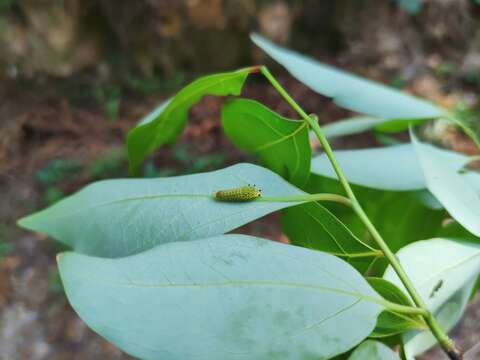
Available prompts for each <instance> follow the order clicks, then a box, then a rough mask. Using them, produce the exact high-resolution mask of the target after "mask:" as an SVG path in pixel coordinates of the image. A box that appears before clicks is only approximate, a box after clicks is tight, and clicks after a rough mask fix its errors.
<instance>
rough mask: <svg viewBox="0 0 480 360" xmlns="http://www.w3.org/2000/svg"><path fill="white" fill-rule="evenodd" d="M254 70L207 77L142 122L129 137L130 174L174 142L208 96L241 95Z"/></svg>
mask: <svg viewBox="0 0 480 360" xmlns="http://www.w3.org/2000/svg"><path fill="white" fill-rule="evenodd" d="M251 71H252V68H246V69H241V70H237V71H233V72H229V73H222V74H214V75H209V76H204V77H202V78H200V79H198V80H196V81H194V82H192V83H190V84H189V85H187V86H186V87H184V88H183V89H182V90H180V91H179V92H178V93H177V94H176V95H175V96H174V97H173V98H172V99H170V100H169V101H167V102H166V103H163V104H162V105H160V107H158V108H157V109H156V110H154V112H153V113H152V114H150V115H147V117H146V118H144V119H143V120H142V121H141V123H140V124H139V125H138V126H137V127H135V128H133V129H132V130H130V132H129V133H128V138H127V148H128V159H129V163H130V171H131V172H132V173H133V174H137V175H138V173H139V169H140V166H141V164H142V162H143V161H144V160H145V158H146V157H147V156H148V155H150V154H151V153H152V152H153V151H155V149H157V148H159V147H160V146H162V145H164V144H169V143H173V142H174V141H175V140H176V139H177V137H178V135H179V134H180V133H181V131H182V130H183V128H184V127H185V123H186V120H187V114H188V110H189V109H190V107H191V106H192V105H194V104H195V103H197V102H198V101H200V99H201V98H202V97H203V96H205V95H217V96H225V95H240V92H241V90H242V87H243V84H244V82H245V80H246V78H247V76H248V74H249V73H250V72H251Z"/></svg>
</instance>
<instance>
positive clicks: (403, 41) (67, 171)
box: [0, 0, 480, 360]
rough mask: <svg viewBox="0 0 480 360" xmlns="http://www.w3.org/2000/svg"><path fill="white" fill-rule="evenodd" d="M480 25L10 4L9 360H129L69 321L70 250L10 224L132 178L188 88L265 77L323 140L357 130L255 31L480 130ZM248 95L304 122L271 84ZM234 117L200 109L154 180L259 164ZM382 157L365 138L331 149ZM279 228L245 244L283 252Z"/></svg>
mask: <svg viewBox="0 0 480 360" xmlns="http://www.w3.org/2000/svg"><path fill="white" fill-rule="evenodd" d="M479 25H480V2H479V1H474V0H423V1H422V0H322V1H315V0H303V1H293V0H291V1H288V0H278V1H267V0H185V1H180V0H158V1H154V0H136V1H127V0H116V1H113V0H110V1H109V0H0V359H1V360H13V359H38V360H40V359H128V356H126V355H124V354H122V353H121V352H120V351H119V350H117V349H116V348H115V347H114V346H113V345H110V344H108V343H107V342H105V341H103V340H102V339H101V338H100V337H99V336H97V335H95V334H94V333H93V332H91V331H90V330H89V329H88V328H87V327H86V325H85V324H84V323H83V322H82V321H81V320H80V319H79V318H78V317H77V316H76V315H75V313H74V312H73V311H72V309H71V308H70V306H69V305H68V303H67V301H66V298H65V296H64V294H63V290H62V285H61V282H60V281H59V276H58V272H57V270H56V265H55V254H56V253H57V252H58V251H61V250H62V248H61V246H60V245H59V244H58V243H55V242H53V241H51V240H50V239H47V238H45V237H42V236H41V235H38V234H32V233H27V232H25V231H22V230H20V229H18V228H17V227H16V226H15V221H16V220H17V219H18V218H19V217H20V216H23V215H25V214H27V213H29V212H32V211H36V210H39V209H41V208H43V207H45V206H48V205H50V204H53V203H54V202H56V201H58V200H60V199H61V198H62V197H64V196H66V195H69V194H71V193H72V192H74V191H76V190H78V189H79V188H80V187H82V186H84V185H85V184H87V183H89V182H91V181H95V180H100V179H107V178H115V177H126V176H128V172H127V162H126V156H125V149H124V143H125V136H126V134H127V132H128V130H129V129H130V128H131V127H132V126H134V124H135V123H136V122H137V121H138V120H139V119H140V118H141V117H142V116H144V115H145V114H147V113H148V112H149V111H151V110H153V109H154V108H155V106H156V105H158V104H159V103H160V102H161V101H162V100H163V99H165V98H167V97H168V96H170V95H172V94H173V93H175V92H176V91H177V90H178V89H179V88H180V87H181V86H182V85H184V84H186V83H188V82H189V81H191V80H193V79H194V78H195V77H197V76H199V75H202V74H207V73H209V72H218V71H222V70H233V69H236V68H239V67H243V66H249V65H252V64H260V63H267V64H268V65H269V66H271V69H272V71H273V72H274V73H275V74H278V77H279V79H280V81H281V82H282V83H283V84H284V85H285V86H286V87H287V89H288V90H289V91H290V92H291V94H292V95H293V97H294V98H296V99H297V100H299V102H300V103H301V104H302V106H303V107H304V108H305V110H306V111H307V112H309V113H310V112H311V113H316V114H318V115H319V119H320V122H321V123H322V124H324V123H328V122H331V121H335V120H338V119H341V118H343V117H346V116H349V115H351V114H350V113H349V112H348V111H345V110H342V109H339V108H337V107H336V106H335V105H333V104H332V103H331V102H330V101H329V100H328V99H326V98H324V97H322V96H320V95H317V94H315V93H313V92H311V91H310V90H308V89H307V88H306V87H304V86H303V85H302V84H300V83H298V82H296V81H294V80H293V79H292V78H290V77H289V76H288V75H287V74H286V73H285V72H284V71H283V70H282V69H280V68H279V67H277V66H275V65H274V64H272V63H271V62H270V61H269V60H268V59H266V58H265V57H264V56H263V55H262V53H261V52H260V51H259V50H258V49H256V48H255V47H254V46H253V44H252V43H251V42H250V40H249V38H248V34H249V33H250V32H251V31H257V32H259V33H261V34H263V35H264V36H266V37H268V38H270V39H272V40H274V41H276V42H278V43H280V44H283V45H286V46H289V47H291V48H294V49H296V50H299V51H301V52H303V53H306V54H309V55H311V56H314V57H316V58H318V59H320V60H322V61H324V62H327V63H330V64H333V65H336V66H339V67H342V68H344V69H347V70H350V71H353V72H355V73H357V74H360V75H363V76H367V77H369V78H372V79H375V80H378V81H381V82H383V83H386V84H389V85H392V86H394V87H397V88H400V89H405V90H407V91H410V92H412V93H415V94H417V95H420V96H424V97H426V98H429V99H430V100H432V101H434V102H436V103H439V104H442V105H443V106H446V107H456V108H461V109H464V110H465V111H466V112H469V113H470V114H472V115H474V116H476V114H477V112H478V111H479V110H478V108H479V105H478V94H479V93H480V26H479ZM244 95H245V96H247V97H252V98H256V99H259V100H261V101H262V102H264V103H266V104H267V105H268V106H269V107H271V108H273V109H274V110H276V111H278V112H280V113H282V114H283V115H286V116H292V117H294V116H295V114H293V113H292V111H291V109H289V108H288V106H287V105H285V104H284V103H283V102H282V100H281V99H280V98H279V96H278V95H277V94H276V93H275V91H274V90H273V89H272V88H271V87H270V86H269V85H267V84H266V83H265V82H264V81H263V79H261V78H260V77H255V76H253V77H251V78H249V80H248V83H247V86H246V87H245V91H244ZM223 101H224V100H222V99H218V98H210V97H207V98H205V99H203V100H202V101H201V103H199V104H198V105H196V106H195V107H194V108H193V109H192V110H191V112H190V118H189V122H188V126H187V129H186V131H185V132H184V134H183V135H182V137H181V139H180V140H179V142H178V143H177V145H176V146H175V147H172V148H163V149H162V150H160V151H158V152H157V153H156V154H155V155H154V156H153V157H151V158H150V159H149V160H148V161H147V162H146V164H145V166H144V169H143V173H144V176H148V177H154V176H172V175H178V174H185V173H192V172H200V171H208V170H212V169H217V168H221V167H224V166H227V165H229V164H232V163H235V162H238V161H254V159H251V158H249V157H247V156H246V155H244V154H241V153H239V152H238V151H236V150H235V149H234V148H233V146H232V145H231V144H229V142H228V141H227V140H226V138H225V137H224V135H223V133H222V129H221V127H220V122H219V109H220V107H221V105H222V103H223ZM474 118H475V117H474ZM476 119H477V118H476ZM477 124H478V125H477V126H478V128H479V129H480V120H478V122H477ZM442 129H443V130H442V131H441V132H440V133H439V134H437V135H435V136H436V137H437V139H436V140H437V141H439V142H441V143H442V145H444V146H446V147H449V148H452V149H455V150H457V151H461V152H464V153H468V154H473V153H475V151H476V150H475V148H474V147H473V146H472V144H471V143H470V142H468V141H466V140H465V139H464V137H463V136H462V135H461V134H459V133H458V132H457V131H456V130H455V129H448V128H447V129H445V128H442ZM376 144H378V139H376V138H375V137H374V136H373V135H369V134H367V135H361V136H351V137H348V138H347V139H342V140H338V141H336V143H335V144H334V145H335V147H337V148H338V147H366V146H373V145H376ZM275 221H276V217H275V215H273V216H269V217H267V218H266V219H263V220H261V222H255V223H253V224H250V225H249V226H248V227H247V228H245V229H243V230H245V231H248V232H249V233H252V234H258V235H262V236H265V237H268V238H271V239H277V240H281V239H282V236H283V235H282V234H281V232H280V230H279V228H278V226H277V225H276V223H275ZM479 323H480V301H478V299H477V301H476V302H475V303H474V304H473V305H471V306H470V308H469V310H468V313H467V315H466V317H465V318H464V320H463V321H462V323H461V324H460V325H459V326H458V327H457V329H456V330H455V338H456V340H457V341H459V343H460V344H463V345H464V346H467V348H468V346H472V345H473V344H474V343H475V341H478V334H479V333H480V325H479ZM441 356H442V355H440V354H439V353H436V352H435V350H434V351H433V352H431V353H430V354H428V355H426V356H425V357H424V359H440V358H441Z"/></svg>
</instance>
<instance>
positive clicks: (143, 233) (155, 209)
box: [19, 164, 304, 257]
mask: <svg viewBox="0 0 480 360" xmlns="http://www.w3.org/2000/svg"><path fill="white" fill-rule="evenodd" d="M247 184H255V185H256V186H257V187H258V188H260V189H261V190H262V194H263V196H264V197H268V196H271V197H284V196H289V195H301V194H304V192H302V191H301V190H299V189H297V188H296V187H294V186H292V185H291V184H289V183H287V182H286V181H285V180H283V179H282V178H281V177H280V176H278V175H277V174H275V173H273V172H271V171H270V170H267V169H265V168H262V167H260V166H256V165H251V164H237V165H234V166H231V167H228V168H225V169H222V170H217V171H212V172H207V173H201V174H193V175H185V176H176V177H170V178H157V179H118V180H106V181H100V182H97V183H93V184H91V185H89V186H87V187H86V188H84V189H83V190H81V191H79V192H77V193H76V194H74V195H72V196H69V197H68V198H66V199H64V200H62V201H60V202H58V203H56V204H55V205H53V206H51V207H49V208H47V209H46V210H43V211H40V212H38V213H35V214H33V215H30V216H27V217H25V218H23V219H21V220H20V221H19V225H21V226H22V227H25V228H27V229H30V230H34V231H38V232H42V233H46V234H48V235H50V236H52V237H53V238H55V239H57V240H60V241H62V242H64V243H65V244H67V245H70V246H72V248H73V249H74V250H75V251H77V252H80V253H85V254H90V255H96V256H105V257H122V256H126V255H130V254H135V253H138V252H142V251H144V250H146V249H150V248H152V247H154V246H155V245H158V244H162V243H165V242H171V241H184V240H192V239H199V238H205V237H210V236H215V235H221V234H224V233H226V232H228V231H231V230H233V229H235V228H237V227H239V226H242V225H244V224H246V223H248V222H250V221H253V220H255V219H257V218H260V217H262V216H264V215H266V214H269V213H271V212H274V211H277V210H280V209H282V208H285V207H288V206H293V205H296V204H300V203H301V201H298V202H281V201H251V202H243V203H238V202H237V203H227V202H219V201H215V200H214V199H213V197H212V194H213V193H214V192H216V191H218V190H222V189H229V188H235V187H239V186H244V185H247Z"/></svg>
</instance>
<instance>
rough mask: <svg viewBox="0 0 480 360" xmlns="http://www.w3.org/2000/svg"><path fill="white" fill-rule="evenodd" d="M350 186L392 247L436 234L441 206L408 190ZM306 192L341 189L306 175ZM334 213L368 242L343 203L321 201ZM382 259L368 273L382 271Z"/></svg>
mask: <svg viewBox="0 0 480 360" xmlns="http://www.w3.org/2000/svg"><path fill="white" fill-rule="evenodd" d="M353 190H354V192H355V194H356V196H357V198H358V200H359V202H360V204H361V205H362V207H363V208H364V210H365V212H366V213H367V215H368V217H369V218H370V220H371V221H372V222H373V224H374V225H375V227H376V228H377V229H378V231H379V232H380V234H381V235H382V236H383V238H384V239H385V240H386V241H387V243H388V245H389V247H390V248H391V249H392V250H393V251H398V250H399V249H400V248H402V247H403V246H405V245H407V244H409V243H411V242H414V241H417V240H422V239H428V238H431V237H434V236H436V235H437V233H438V231H439V229H440V228H441V226H442V221H443V219H444V218H445V212H444V211H443V210H436V209H431V208H429V207H426V206H425V205H424V203H423V202H422V201H421V200H420V199H419V198H418V196H417V194H416V192H411V191H402V192H399V191H383V190H376V189H370V188H365V187H361V186H357V185H353ZM307 191H308V192H310V193H317V192H325V193H342V192H343V190H342V188H341V186H340V184H339V183H338V181H335V180H332V179H329V178H326V177H321V176H318V175H312V176H310V181H309V184H308V186H307ZM322 204H323V205H324V206H325V207H327V208H328V209H329V210H330V211H331V212H333V214H334V215H335V216H337V217H338V218H339V219H340V220H341V221H342V222H343V223H344V224H345V225H346V226H347V227H348V228H349V229H350V230H351V231H352V232H353V233H354V234H355V235H356V236H357V237H358V238H359V239H361V240H362V241H363V242H365V243H367V244H372V243H373V241H372V238H371V236H370V234H369V232H367V231H366V229H365V226H364V225H363V223H362V222H361V221H360V220H359V218H358V216H357V215H356V214H355V213H354V212H353V211H352V210H350V209H348V208H346V207H345V206H341V205H337V204H333V203H322ZM385 267H386V261H384V259H379V260H377V261H376V262H375V264H374V269H372V270H373V273H372V275H380V276H381V275H382V274H383V271H384V269H385Z"/></svg>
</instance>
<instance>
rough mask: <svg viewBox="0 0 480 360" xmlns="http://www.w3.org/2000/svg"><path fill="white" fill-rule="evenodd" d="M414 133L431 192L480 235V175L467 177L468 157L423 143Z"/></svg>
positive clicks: (458, 219) (466, 225) (472, 230)
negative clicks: (461, 170) (463, 172)
mask: <svg viewBox="0 0 480 360" xmlns="http://www.w3.org/2000/svg"><path fill="white" fill-rule="evenodd" d="M410 133H411V134H410V135H411V138H412V142H413V144H414V147H415V151H416V153H417V156H418V158H419V160H420V164H421V167H422V170H423V173H424V176H425V181H426V184H427V187H428V189H429V190H430V192H431V193H432V194H433V195H435V197H436V198H437V199H438V201H440V203H442V205H443V206H444V207H445V209H446V210H447V211H448V212H449V213H450V215H452V217H453V218H455V220H457V221H458V222H459V223H460V224H462V225H463V226H464V227H465V228H466V229H467V230H469V231H470V232H471V233H473V234H474V235H477V236H480V221H479V219H480V185H479V188H477V187H476V186H475V184H473V183H472V182H476V183H478V184H480V174H473V175H472V174H470V175H469V176H470V177H468V176H465V175H464V174H462V173H461V172H459V170H460V169H462V168H463V166H464V165H465V163H466V160H465V159H466V157H465V156H464V155H461V154H456V153H453V152H451V151H445V150H441V149H438V148H436V147H435V146H433V145H430V144H426V143H422V142H420V141H419V140H418V139H417V137H416V136H415V134H414V132H413V131H412V130H411V131H410Z"/></svg>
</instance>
